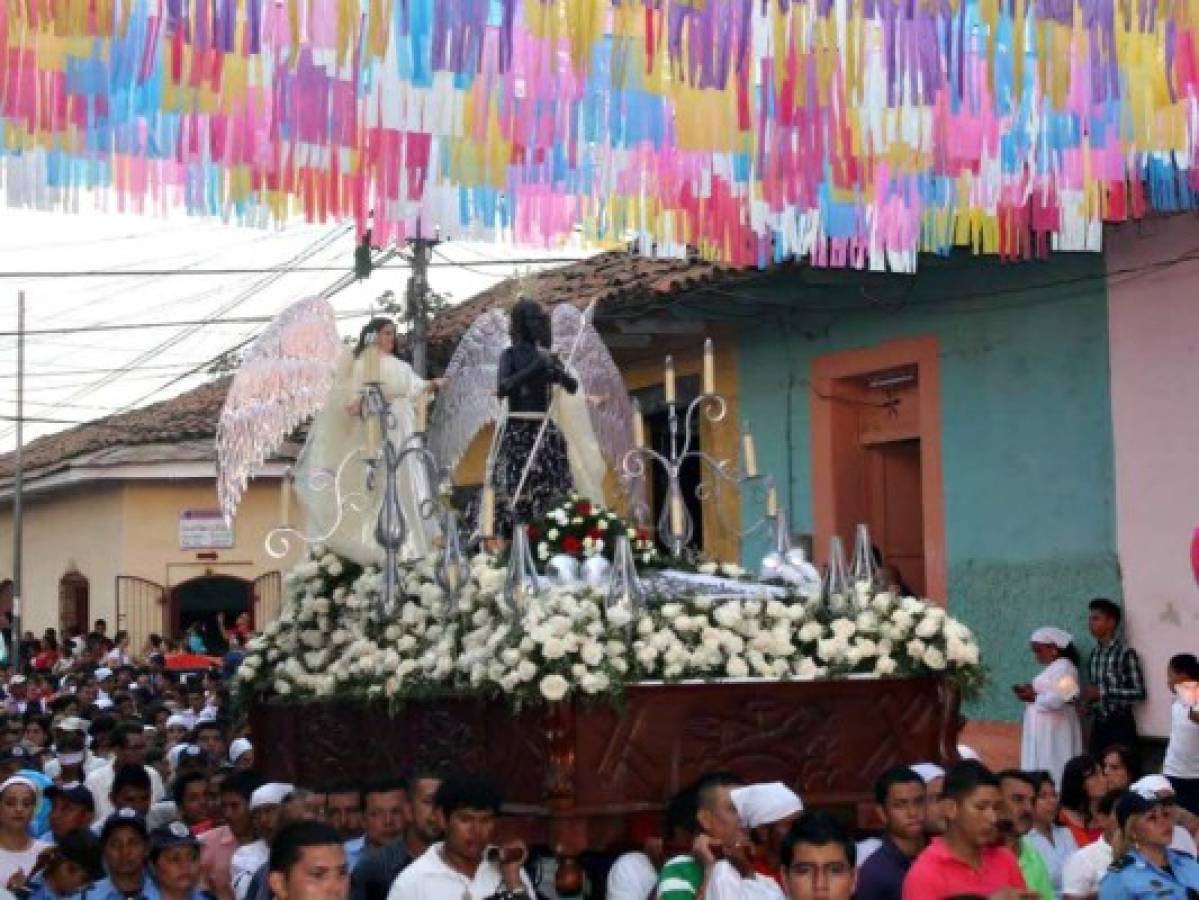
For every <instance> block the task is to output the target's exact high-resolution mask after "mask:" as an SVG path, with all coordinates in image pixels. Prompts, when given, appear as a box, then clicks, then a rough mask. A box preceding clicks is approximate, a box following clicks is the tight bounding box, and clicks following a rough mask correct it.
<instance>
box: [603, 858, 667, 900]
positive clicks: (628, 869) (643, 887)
mask: <svg viewBox="0 0 1199 900" xmlns="http://www.w3.org/2000/svg"><path fill="white" fill-rule="evenodd" d="M657 886H658V870H657V869H655V868H654V864H653V863H652V862H650V858H649V857H648V856H646V855H645V854H644V853H622V854H621V855H620V856H619V857H618V858H617V860H616V862H614V863H612V868H610V869H609V870H608V891H607V896H608V900H649V898H650V897H651V896H652V895H653V893H654V888H655V887H657Z"/></svg>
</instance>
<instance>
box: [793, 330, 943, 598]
mask: <svg viewBox="0 0 1199 900" xmlns="http://www.w3.org/2000/svg"><path fill="white" fill-rule="evenodd" d="M939 378H940V370H939V357H938V353H937V343H936V340H935V339H933V338H917V339H914V340H903V341H893V342H890V343H886V344H881V345H879V346H876V347H869V348H865V349H861V350H850V351H845V352H842V353H831V354H828V355H826V356H821V357H818V358H817V359H816V360H814V361H813V364H812V498H813V513H814V519H815V532H816V551H817V557H818V558H819V559H821V560H824V559H825V557H826V556H827V550H828V545H829V539H830V538H831V537H832V535H834V534H836V535H839V536H840V537H841V539H842V541H844V542H846V550H847V551H848V549H849V548H850V547H852V540H853V537H854V528H855V526H856V525H858V524H866V525H868V526H869V528H870V536H871V541H872V543H873V544H874V549H875V550H876V557H881V560H882V561H883V562H884V563H886V564H887V565H891V566H893V567H894V568H895V569H896V570H897V574H898V575H899V578H900V580H901V581H902V582H903V583H904V584H905V585H906V586H907V587H908V588H909V589H910V590H911V592H912V593H914V594H916V595H918V596H924V597H930V598H933V599H935V600H940V601H945V600H946V599H947V598H946V571H945V514H944V499H943V489H942V482H941V409H940V396H939V395H940V380H939Z"/></svg>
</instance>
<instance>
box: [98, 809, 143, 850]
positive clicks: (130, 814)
mask: <svg viewBox="0 0 1199 900" xmlns="http://www.w3.org/2000/svg"><path fill="white" fill-rule="evenodd" d="M118 828H132V829H133V830H134V831H136V832H137V833H138V834H140V835H141V836H142V839H143V840H144V839H146V838H147V837H149V832H148V831H147V830H146V820H145V819H143V818H142V817H141V816H139V815H138V814H137V811H136V810H133V809H118V810H117V811H116V812H114V813H113V814H112V815H111V816H109V817H108V818H107V819H105V820H104V827H103V828H101V829H100V843H101V844H107V843H108V839H109V838H110V837H112V833H113V832H114V831H116V830H117V829H118Z"/></svg>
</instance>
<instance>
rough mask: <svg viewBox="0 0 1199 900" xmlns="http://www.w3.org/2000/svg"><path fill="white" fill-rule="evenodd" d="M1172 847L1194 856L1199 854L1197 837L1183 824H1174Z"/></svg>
mask: <svg viewBox="0 0 1199 900" xmlns="http://www.w3.org/2000/svg"><path fill="white" fill-rule="evenodd" d="M1170 849H1171V850H1177V851H1178V852H1179V853H1185V854H1186V855H1187V856H1190V857H1192V858H1193V857H1195V856H1196V855H1199V847H1196V845H1195V839H1194V838H1193V837H1191V833H1190V832H1189V831H1187V830H1186V829H1185V828H1183V827H1182V826H1181V825H1175V826H1174V839H1173V840H1172V841H1170Z"/></svg>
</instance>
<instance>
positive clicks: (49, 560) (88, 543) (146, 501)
mask: <svg viewBox="0 0 1199 900" xmlns="http://www.w3.org/2000/svg"><path fill="white" fill-rule="evenodd" d="M216 507H217V502H216V494H215V489H214V486H213V482H212V481H208V480H200V479H188V480H182V479H180V480H174V481H166V480H162V481H129V482H115V481H114V482H110V483H99V484H93V485H87V486H81V487H74V488H70V489H66V490H61V491H55V492H53V493H46V494H32V495H29V496H27V497H26V498H25V511H24V534H25V537H24V540H25V544H24V548H25V549H24V557H23V559H24V563H23V568H24V571H23V576H24V577H23V581H24V585H23V587H24V589H23V591H22V593H23V595H24V601H23V606H22V611H23V615H24V618H25V623H24V626H23V627H24V628H27V629H28V630H31V631H33V632H35V633H40V632H41V631H42V630H43V629H45V628H47V627H50V626H53V627H56V628H57V627H58V625H59V621H58V618H59V611H58V583H59V579H61V578H62V576H63V575H64V574H65V573H66V572H67V571H68V570H69V567H70V566H71V565H72V564H73V565H74V567H75V568H76V569H77V570H78V571H79V573H80V574H81V575H83V576H84V577H86V578H87V579H88V582H89V589H90V597H89V615H90V617H91V618H92V619H93V620H94V619H96V618H105V619H107V620H108V622H109V627H110V629H114V630H115V628H117V627H120V626H118V625H117V624H116V579H117V576H118V575H130V576H136V577H139V578H144V579H147V580H148V581H152V582H156V583H157V584H160V585H163V586H164V587H166V588H170V587H172V586H175V585H178V584H181V583H183V582H184V581H187V580H189V579H192V578H196V577H200V576H204V575H233V576H235V577H238V578H243V579H246V580H253V579H254V578H257V577H258V576H260V575H264V574H266V573H268V572H273V571H280V572H285V571H286V570H287V569H288V568H290V567H291V566H292V565H294V563H295V560H296V558H297V557H298V555H299V553H298V552H293V553H292V554H291V555H290V556H289V557H287V558H284V559H281V560H276V559H273V558H271V557H270V555H269V554H267V552H266V549H265V544H264V542H265V538H266V533H267V531H269V530H270V529H271V528H273V527H274V526H275V525H276V524H277V522H278V519H279V513H280V508H279V507H280V504H279V482H278V480H277V479H270V480H257V481H254V482H252V483H251V485H250V487H249V489H248V490H247V491H246V494H245V497H244V498H243V499H242V502H241V506H240V507H239V509H238V515H237V520H236V521H235V523H234V532H233V533H234V541H235V545H234V547H233V549H231V550H214V551H199V552H198V551H195V550H187V551H185V550H181V549H179V514H180V513H181V512H182V511H183V510H185V509H215V508H216ZM292 509H293V515H294V514H295V512H294V511H295V506H294V504H293V506H292ZM11 519H12V513H11V507H9V506H7V505H6V506H5V507H3V508H2V509H0V577H5V578H7V577H11V573H12V525H11ZM293 524H294V523H293ZM200 552H203V553H205V554H209V553H215V554H216V559H202V558H200V556H199V553H200Z"/></svg>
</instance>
